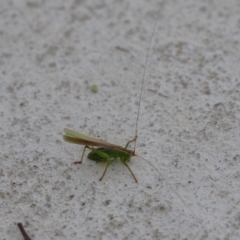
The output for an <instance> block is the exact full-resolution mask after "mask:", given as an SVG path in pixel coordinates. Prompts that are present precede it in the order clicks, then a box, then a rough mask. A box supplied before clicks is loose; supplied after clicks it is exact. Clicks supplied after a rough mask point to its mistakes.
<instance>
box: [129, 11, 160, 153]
mask: <svg viewBox="0 0 240 240" xmlns="http://www.w3.org/2000/svg"><path fill="white" fill-rule="evenodd" d="M160 12H161V10H160V9H159V11H158V14H157V18H156V21H155V24H154V26H153V30H152V35H151V38H150V42H149V45H148V49H147V56H146V60H145V64H144V70H143V77H142V83H141V91H140V95H139V100H138V111H137V118H136V128H135V137H134V149H133V153H135V150H136V144H137V136H138V122H139V115H140V108H141V100H142V93H143V84H144V80H145V75H146V68H147V62H148V56H149V52H150V48H151V44H152V39H153V35H154V32H155V28H156V26H157V22H158V18H159V15H160Z"/></svg>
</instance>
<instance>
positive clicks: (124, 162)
mask: <svg viewBox="0 0 240 240" xmlns="http://www.w3.org/2000/svg"><path fill="white" fill-rule="evenodd" d="M120 160H121V162H122V163H123V164H124V165H125V166H126V167H127V169H128V170H129V172H130V173H131V174H132V176H133V178H134V180H135V182H136V183H137V182H138V180H137V178H136V177H135V175H134V173H133V171H132V170H131V168H130V167H129V166H128V164H127V163H126V161H125V160H124V159H120Z"/></svg>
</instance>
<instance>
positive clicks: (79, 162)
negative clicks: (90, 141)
mask: <svg viewBox="0 0 240 240" xmlns="http://www.w3.org/2000/svg"><path fill="white" fill-rule="evenodd" d="M86 148H88V149H91V150H92V148H90V147H89V146H84V149H83V153H82V157H81V160H80V161H78V162H74V164H81V163H82V160H83V156H84V153H85V150H86Z"/></svg>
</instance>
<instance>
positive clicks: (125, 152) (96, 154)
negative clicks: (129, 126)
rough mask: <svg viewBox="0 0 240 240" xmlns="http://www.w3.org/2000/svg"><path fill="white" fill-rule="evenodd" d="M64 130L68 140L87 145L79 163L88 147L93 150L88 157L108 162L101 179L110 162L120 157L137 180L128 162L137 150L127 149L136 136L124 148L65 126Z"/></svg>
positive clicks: (98, 161)
mask: <svg viewBox="0 0 240 240" xmlns="http://www.w3.org/2000/svg"><path fill="white" fill-rule="evenodd" d="M64 132H65V133H66V135H64V136H63V139H64V140H65V141H66V142H70V143H75V144H80V145H85V146H84V149H83V153H82V157H81V160H80V161H79V162H75V164H77V163H82V160H83V157H84V153H85V150H86V148H88V149H90V150H91V152H90V153H89V154H88V156H87V157H88V159H90V160H93V161H95V162H96V163H100V162H104V163H106V164H107V165H106V168H105V170H104V172H103V174H102V176H101V178H100V181H101V180H102V179H103V177H104V175H105V173H106V171H107V169H108V167H109V165H110V164H112V163H113V162H115V161H116V160H117V159H120V161H121V162H122V163H123V164H124V165H125V166H126V167H127V168H128V170H129V171H130V173H131V174H132V176H133V178H134V179H135V181H136V182H137V178H136V177H135V175H134V174H133V172H132V170H131V168H130V167H129V166H128V164H127V163H128V162H129V161H130V159H131V157H132V156H136V154H135V151H132V150H129V149H127V147H128V145H129V144H130V143H131V142H133V141H135V140H136V138H134V139H133V140H131V141H129V142H128V143H127V144H126V146H125V147H124V148H123V147H121V146H117V145H114V144H111V143H108V142H105V141H102V140H100V139H97V138H92V137H89V136H86V135H84V134H81V133H78V132H75V131H73V130H71V129H68V128H65V129H64Z"/></svg>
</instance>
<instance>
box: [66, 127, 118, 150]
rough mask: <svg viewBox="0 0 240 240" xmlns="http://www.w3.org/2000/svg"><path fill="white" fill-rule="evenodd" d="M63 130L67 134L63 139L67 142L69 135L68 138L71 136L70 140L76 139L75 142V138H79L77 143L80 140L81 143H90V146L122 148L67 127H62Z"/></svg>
mask: <svg viewBox="0 0 240 240" xmlns="http://www.w3.org/2000/svg"><path fill="white" fill-rule="evenodd" d="M64 132H65V133H66V134H67V136H66V137H64V140H65V141H68V142H70V141H69V140H70V139H69V137H70V138H72V140H74V139H76V141H75V142H76V143H77V142H78V141H77V140H79V143H80V142H81V140H82V142H83V144H85V143H90V144H89V145H92V146H100V147H109V148H114V149H115V148H122V147H118V146H116V145H114V144H111V143H108V142H105V141H102V140H100V139H97V138H92V137H89V136H87V135H84V134H81V133H78V132H75V131H73V130H71V129H69V128H64ZM72 142H73V141H72ZM91 143H92V144H91ZM86 145H88V144H86Z"/></svg>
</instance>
